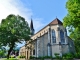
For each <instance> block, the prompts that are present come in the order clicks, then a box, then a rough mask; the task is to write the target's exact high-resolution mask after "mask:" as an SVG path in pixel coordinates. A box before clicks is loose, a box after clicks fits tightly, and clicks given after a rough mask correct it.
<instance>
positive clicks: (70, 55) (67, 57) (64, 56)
mask: <svg viewBox="0 0 80 60" xmlns="http://www.w3.org/2000/svg"><path fill="white" fill-rule="evenodd" d="M73 57H74V55H73V54H72V53H67V54H64V55H63V56H62V58H63V59H72V58H73Z"/></svg>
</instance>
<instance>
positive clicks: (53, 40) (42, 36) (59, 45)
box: [19, 18, 75, 59]
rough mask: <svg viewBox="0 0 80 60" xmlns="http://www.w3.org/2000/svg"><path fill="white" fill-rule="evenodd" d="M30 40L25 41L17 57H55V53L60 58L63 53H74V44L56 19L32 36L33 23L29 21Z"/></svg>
mask: <svg viewBox="0 0 80 60" xmlns="http://www.w3.org/2000/svg"><path fill="white" fill-rule="evenodd" d="M30 28H31V32H32V36H31V40H29V41H27V43H26V45H25V46H23V47H21V49H20V51H19V55H20V56H21V55H22V56H23V55H24V56H26V59H29V57H30V56H34V57H44V56H52V57H55V53H58V54H59V55H60V56H62V55H63V54H65V53H69V52H72V53H74V52H75V48H74V42H73V40H71V39H70V38H69V37H68V36H67V30H66V28H64V27H63V23H62V22H61V21H60V20H59V19H58V18H56V19H54V20H53V21H52V22H50V23H49V24H48V25H46V26H45V27H44V28H42V29H41V30H40V31H38V32H37V33H35V34H34V28H33V22H32V20H31V25H30Z"/></svg>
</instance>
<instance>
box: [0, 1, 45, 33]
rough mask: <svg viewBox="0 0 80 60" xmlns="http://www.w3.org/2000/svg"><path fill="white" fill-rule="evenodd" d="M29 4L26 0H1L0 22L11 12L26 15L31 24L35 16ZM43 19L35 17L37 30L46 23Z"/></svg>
mask: <svg viewBox="0 0 80 60" xmlns="http://www.w3.org/2000/svg"><path fill="white" fill-rule="evenodd" d="M23 1H25V2H23ZM28 4H29V3H28V2H27V1H26V0H0V22H1V20H2V19H4V18H6V17H7V16H8V15H9V14H15V15H20V16H22V17H24V18H25V19H26V20H27V22H28V23H29V24H30V20H31V16H34V13H33V12H32V10H31V9H29V8H28V7H27V5H28ZM42 20H43V19H42V18H36V17H35V18H33V22H34V28H35V32H37V31H38V30H39V29H40V28H42V27H43V26H44V25H45V24H43V23H42Z"/></svg>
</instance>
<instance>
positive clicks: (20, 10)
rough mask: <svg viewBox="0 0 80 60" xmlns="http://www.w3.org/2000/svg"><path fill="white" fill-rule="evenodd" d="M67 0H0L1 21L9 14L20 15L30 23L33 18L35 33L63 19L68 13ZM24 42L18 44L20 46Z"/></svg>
mask: <svg viewBox="0 0 80 60" xmlns="http://www.w3.org/2000/svg"><path fill="white" fill-rule="evenodd" d="M66 2H67V0H0V22H1V20H2V19H4V18H6V17H7V16H8V15H9V14H15V15H20V16H22V17H24V18H25V20H26V21H27V22H28V23H29V24H30V21H31V18H32V20H33V25H34V29H35V33H36V32H37V31H39V30H40V29H42V28H43V27H44V26H46V25H47V24H48V23H50V22H51V21H52V20H54V19H55V18H56V17H57V18H58V19H60V20H61V21H63V18H64V17H65V16H66V15H67V9H66V6H65V5H66ZM23 45H24V44H18V47H21V46H23Z"/></svg>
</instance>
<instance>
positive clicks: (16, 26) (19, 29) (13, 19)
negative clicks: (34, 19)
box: [0, 14, 30, 57]
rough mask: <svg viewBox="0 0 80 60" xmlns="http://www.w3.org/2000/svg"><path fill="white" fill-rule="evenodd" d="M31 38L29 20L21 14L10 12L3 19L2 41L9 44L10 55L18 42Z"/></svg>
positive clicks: (0, 28) (0, 27)
mask: <svg viewBox="0 0 80 60" xmlns="http://www.w3.org/2000/svg"><path fill="white" fill-rule="evenodd" d="M29 39H30V28H29V26H28V23H27V21H25V19H24V18H23V17H21V16H19V15H17V16H16V15H13V14H10V15H9V16H7V17H6V19H2V22H1V25H0V43H1V45H3V46H7V45H8V46H9V47H10V49H9V51H8V57H9V54H10V52H11V51H12V49H13V47H15V45H16V43H21V41H27V40H29Z"/></svg>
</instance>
